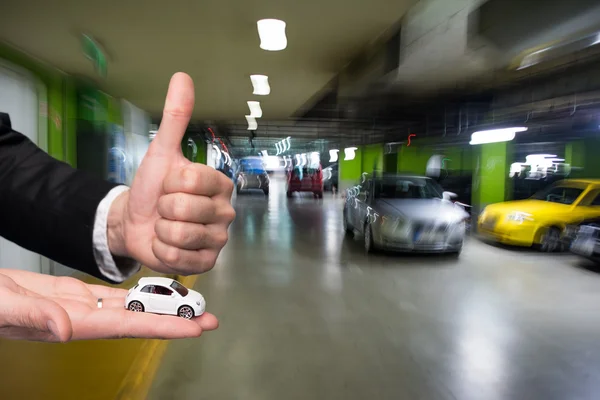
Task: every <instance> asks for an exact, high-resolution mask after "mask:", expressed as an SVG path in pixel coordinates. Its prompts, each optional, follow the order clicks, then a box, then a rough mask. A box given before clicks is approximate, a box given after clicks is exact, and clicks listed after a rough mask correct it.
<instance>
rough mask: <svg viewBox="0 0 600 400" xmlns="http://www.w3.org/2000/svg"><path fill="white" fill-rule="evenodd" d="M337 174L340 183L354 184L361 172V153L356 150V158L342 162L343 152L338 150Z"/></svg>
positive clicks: (359, 150)
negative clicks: (350, 182) (348, 182)
mask: <svg viewBox="0 0 600 400" xmlns="http://www.w3.org/2000/svg"><path fill="white" fill-rule="evenodd" d="M339 157H340V161H339V170H340V172H339V174H340V180H341V181H352V182H356V181H358V180H359V179H360V176H361V174H362V173H363V170H362V151H361V149H360V148H358V149H357V150H356V157H354V159H353V160H348V161H346V160H344V151H343V150H340V155H339Z"/></svg>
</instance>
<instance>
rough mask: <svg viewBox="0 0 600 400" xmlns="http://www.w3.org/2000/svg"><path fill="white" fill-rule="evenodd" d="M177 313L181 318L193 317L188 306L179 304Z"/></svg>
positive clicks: (192, 312) (192, 311)
mask: <svg viewBox="0 0 600 400" xmlns="http://www.w3.org/2000/svg"><path fill="white" fill-rule="evenodd" d="M177 315H179V316H180V317H181V318H185V319H192V318H193V317H194V310H193V309H192V307H190V306H181V307H179V310H177Z"/></svg>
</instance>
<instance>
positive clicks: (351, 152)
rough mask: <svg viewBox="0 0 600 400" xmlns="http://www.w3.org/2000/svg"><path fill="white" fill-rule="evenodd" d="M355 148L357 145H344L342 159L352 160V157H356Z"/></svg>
mask: <svg viewBox="0 0 600 400" xmlns="http://www.w3.org/2000/svg"><path fill="white" fill-rule="evenodd" d="M357 149H358V148H357V147H346V148H345V149H344V161H350V160H354V157H356V150H357Z"/></svg>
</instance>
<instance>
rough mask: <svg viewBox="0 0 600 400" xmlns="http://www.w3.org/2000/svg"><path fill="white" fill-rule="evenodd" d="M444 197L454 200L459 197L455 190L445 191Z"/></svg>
mask: <svg viewBox="0 0 600 400" xmlns="http://www.w3.org/2000/svg"><path fill="white" fill-rule="evenodd" d="M442 197H443V199H444V200H452V199H455V198H457V197H458V195H457V194H456V193H453V192H444V193H442Z"/></svg>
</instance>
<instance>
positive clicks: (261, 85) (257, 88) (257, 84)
mask: <svg viewBox="0 0 600 400" xmlns="http://www.w3.org/2000/svg"><path fill="white" fill-rule="evenodd" d="M250 81H252V87H253V88H254V91H253V92H252V94H255V95H257V96H266V95H268V94H269V93H271V87H270V86H269V77H268V76H266V75H250Z"/></svg>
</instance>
